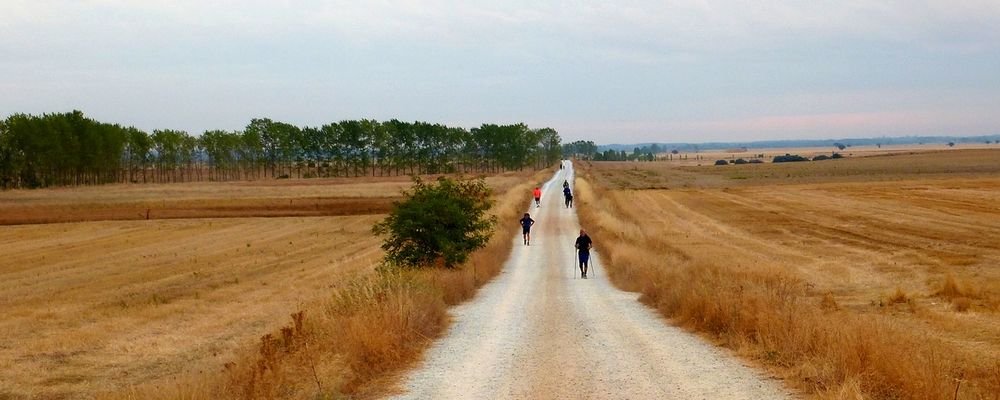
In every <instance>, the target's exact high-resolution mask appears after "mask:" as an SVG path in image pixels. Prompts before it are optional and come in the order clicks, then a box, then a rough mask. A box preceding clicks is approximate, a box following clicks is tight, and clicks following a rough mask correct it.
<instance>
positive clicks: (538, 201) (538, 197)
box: [532, 187, 542, 208]
mask: <svg viewBox="0 0 1000 400" xmlns="http://www.w3.org/2000/svg"><path fill="white" fill-rule="evenodd" d="M532 194H533V195H534V196H535V208H538V207H541V206H542V189H541V188H539V187H535V191H534V192H532Z"/></svg>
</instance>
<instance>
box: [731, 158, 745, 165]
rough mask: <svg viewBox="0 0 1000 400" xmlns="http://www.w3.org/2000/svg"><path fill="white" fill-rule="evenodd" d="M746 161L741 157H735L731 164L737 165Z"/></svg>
mask: <svg viewBox="0 0 1000 400" xmlns="http://www.w3.org/2000/svg"><path fill="white" fill-rule="evenodd" d="M746 163H747V160H744V159H742V158H737V159H736V160H734V161H733V164H737V165H743V164H746Z"/></svg>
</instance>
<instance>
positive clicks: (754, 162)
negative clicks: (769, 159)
mask: <svg viewBox="0 0 1000 400" xmlns="http://www.w3.org/2000/svg"><path fill="white" fill-rule="evenodd" d="M748 162H749V163H750V164H763V163H764V161H762V160H756V159H755V160H750V161H748Z"/></svg>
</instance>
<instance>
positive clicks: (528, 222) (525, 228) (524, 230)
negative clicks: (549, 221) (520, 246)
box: [520, 213, 535, 246]
mask: <svg viewBox="0 0 1000 400" xmlns="http://www.w3.org/2000/svg"><path fill="white" fill-rule="evenodd" d="M520 222H521V237H522V238H523V239H524V245H525V246H530V245H531V226H532V225H534V224H535V220H533V219H531V215H530V214H528V213H524V217H522V218H521V221H520Z"/></svg>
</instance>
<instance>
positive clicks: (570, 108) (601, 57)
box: [0, 0, 1000, 137]
mask: <svg viewBox="0 0 1000 400" xmlns="http://www.w3.org/2000/svg"><path fill="white" fill-rule="evenodd" d="M0 15H3V18H0V54H3V57H2V58H0V88H2V90H3V91H4V96H3V97H2V98H0V114H4V113H8V112H12V111H33V112H41V111H55V110H56V109H59V108H65V107H76V108H83V109H84V110H85V111H88V112H91V113H94V114H100V115H102V116H107V117H108V118H112V119H113V118H128V119H129V120H130V121H135V123H137V124H139V125H140V126H142V127H144V128H157V127H161V126H156V124H161V123H164V122H165V121H166V122H169V121H170V120H171V118H173V119H176V120H177V121H178V122H177V123H175V124H171V125H172V126H177V125H182V126H185V127H190V128H189V129H191V130H193V131H195V132H197V131H200V130H201V129H209V128H221V127H225V128H238V127H239V125H238V124H239V121H240V120H241V118H245V119H249V118H250V117H254V116H260V114H268V115H275V116H276V117H277V116H281V117H283V118H289V119H293V120H292V121H291V122H296V123H311V122H313V121H324V120H334V119H341V118H355V117H364V116H386V117H393V116H400V117H405V118H407V119H437V120H447V121H465V123H467V124H473V125H474V124H477V123H479V122H484V121H500V120H518V119H524V120H528V122H532V121H538V123H544V124H551V125H556V124H557V123H558V124H559V125H561V126H563V127H565V129H562V130H563V131H564V134H565V135H567V136H573V135H581V136H583V135H607V136H608V137H612V135H614V132H618V131H628V132H631V134H635V135H660V134H662V133H663V132H675V133H677V134H678V135H681V134H683V135H687V136H689V137H698V135H699V133H701V132H719V133H720V134H722V132H723V131H727V130H730V129H736V128H737V127H739V126H744V127H745V129H742V130H740V131H741V132H752V133H753V134H755V135H760V136H766V135H786V134H788V135H791V134H795V132H800V133H802V132H805V133H802V134H814V133H815V134H820V133H823V132H832V131H838V132H839V131H845V132H875V131H878V130H880V129H883V128H882V127H887V126H890V125H894V126H898V127H902V128H899V129H904V128H905V129H914V130H916V129H924V130H932V129H933V130H950V129H953V128H954V129H959V128H960V129H966V130H969V131H977V132H978V131H983V130H987V129H990V128H991V127H992V128H996V127H997V126H998V125H997V123H996V120H995V118H993V117H991V116H992V115H993V114H995V112H990V111H984V110H989V109H991V108H993V109H997V108H1000V107H997V106H1000V105H998V104H997V98H998V97H1000V95H998V92H1000V75H998V74H996V71H997V70H1000V2H997V1H995V0H957V1H934V0H917V1H913V0H906V1H904V0H886V1H879V2H872V1H860V0H842V1H808V2H800V1H778V0H761V1H756V2H746V1H736V0H725V1H703V0H688V1H671V2H663V1H652V0H646V1H638V0H623V1H617V2H598V1H527V0H510V1H504V2H496V1H452V0H426V1H415V0H409V1H388V0H369V1H315V0H305V1H273V0H271V1H266V0H245V1H236V0H217V1H204V0H202V1H195V0H175V1H169V2H155V1H145V0H79V1H70V0H34V1H31V0H5V1H3V2H0ZM144 97H148V98H150V99H155V101H150V103H151V104H155V107H156V108H157V109H155V110H146V109H143V108H142V104H143V103H142V100H143V98H144ZM205 110H215V111H216V112H215V113H214V114H215V115H224V116H226V119H225V120H226V121H227V122H224V123H220V122H216V121H215V120H213V116H212V115H211V114H213V113H207V112H205ZM962 110H966V111H962ZM137 115H142V117H141V118H140V117H136V116H137ZM956 115H960V116H961V117H960V118H959V117H955V116H956ZM893 118H896V119H893ZM143 121H146V122H143ZM153 121H155V122H153ZM581 121H582V122H581ZM914 121H916V122H914ZM220 125H224V126H220ZM807 126H812V127H813V128H807ZM555 127H556V128H560V126H555ZM616 127H618V128H616ZM886 129H888V128H886ZM899 129H897V130H899Z"/></svg>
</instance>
